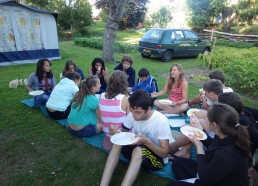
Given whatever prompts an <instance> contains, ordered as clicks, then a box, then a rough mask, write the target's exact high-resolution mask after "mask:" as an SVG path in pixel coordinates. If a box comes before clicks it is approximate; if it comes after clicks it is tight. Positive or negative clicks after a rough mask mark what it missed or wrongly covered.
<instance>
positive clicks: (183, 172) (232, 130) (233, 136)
mask: <svg viewBox="0 0 258 186" xmlns="http://www.w3.org/2000/svg"><path fill="white" fill-rule="evenodd" d="M207 115H208V119H209V122H210V129H211V131H213V132H214V133H215V134H216V135H215V138H214V139H213V140H210V144H209V145H208V146H207V150H206V152H204V150H203V144H202V143H201V142H200V141H199V140H197V139H196V138H193V139H190V138H189V139H190V140H191V141H192V142H193V143H194V145H195V146H196V149H197V161H195V160H191V159H185V158H176V159H174V160H173V171H174V173H175V175H176V177H177V179H179V180H181V179H187V178H194V177H197V179H196V180H195V182H194V183H193V184H192V183H187V182H183V181H177V182H174V183H171V184H170V185H171V186H180V185H198V186H215V185H216V186H248V173H247V171H248V156H249V149H250V142H249V136H248V132H247V130H246V128H245V127H244V126H242V125H240V124H239V123H238V121H239V119H238V114H237V112H236V110H235V109H234V108H232V107H231V106H229V105H225V104H221V103H217V104H214V105H213V106H212V107H211V109H210V110H209V111H208V114H207Z"/></svg>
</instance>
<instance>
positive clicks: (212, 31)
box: [211, 29, 214, 41]
mask: <svg viewBox="0 0 258 186" xmlns="http://www.w3.org/2000/svg"><path fill="white" fill-rule="evenodd" d="M213 34H214V29H211V41H212V40H213Z"/></svg>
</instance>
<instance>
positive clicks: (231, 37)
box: [198, 29, 258, 42]
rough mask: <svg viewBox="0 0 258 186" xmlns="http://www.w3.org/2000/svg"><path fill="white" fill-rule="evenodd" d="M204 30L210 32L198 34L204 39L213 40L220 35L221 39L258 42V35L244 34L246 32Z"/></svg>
mask: <svg viewBox="0 0 258 186" xmlns="http://www.w3.org/2000/svg"><path fill="white" fill-rule="evenodd" d="M203 31H204V32H209V33H207V34H206V33H200V34H198V35H199V36H200V37H201V38H202V39H209V40H211V41H212V40H213V39H214V37H216V36H217V37H218V38H219V39H223V40H228V41H235V42H258V35H244V34H230V33H226V32H220V31H216V30H213V29H212V30H207V29H203Z"/></svg>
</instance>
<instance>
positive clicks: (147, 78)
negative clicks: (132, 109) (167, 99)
mask: <svg viewBox="0 0 258 186" xmlns="http://www.w3.org/2000/svg"><path fill="white" fill-rule="evenodd" d="M138 76H139V78H138V80H137V84H136V85H135V86H134V87H133V88H132V92H135V91H136V90H139V89H143V90H145V91H146V92H147V93H148V94H149V95H150V94H151V93H152V92H158V91H159V90H158V85H157V81H156V79H155V78H154V77H153V76H152V75H150V73H149V71H148V70H147V69H146V68H142V69H140V70H139V72H138ZM155 99H156V98H152V99H151V100H152V105H153V101H154V100H155Z"/></svg>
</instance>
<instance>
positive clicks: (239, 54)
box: [198, 47, 258, 96]
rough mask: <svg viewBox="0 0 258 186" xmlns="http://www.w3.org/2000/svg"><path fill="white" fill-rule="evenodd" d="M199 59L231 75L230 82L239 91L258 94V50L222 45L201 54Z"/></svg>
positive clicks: (210, 66)
mask: <svg viewBox="0 0 258 186" xmlns="http://www.w3.org/2000/svg"><path fill="white" fill-rule="evenodd" d="M198 59H199V60H203V62H204V64H205V65H207V66H208V67H209V68H219V69H221V70H223V71H224V72H225V73H227V74H228V75H229V76H228V78H229V81H228V84H229V85H230V86H232V87H234V89H236V90H237V91H241V92H244V93H250V94H251V95H253V96H257V95H258V89H257V87H258V78H257V77H258V65H257V59H258V50H257V48H250V49H241V50H240V49H235V48H229V47H227V48H226V47H221V48H217V49H216V50H214V51H212V52H211V53H210V54H208V55H203V54H201V55H199V56H198Z"/></svg>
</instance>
